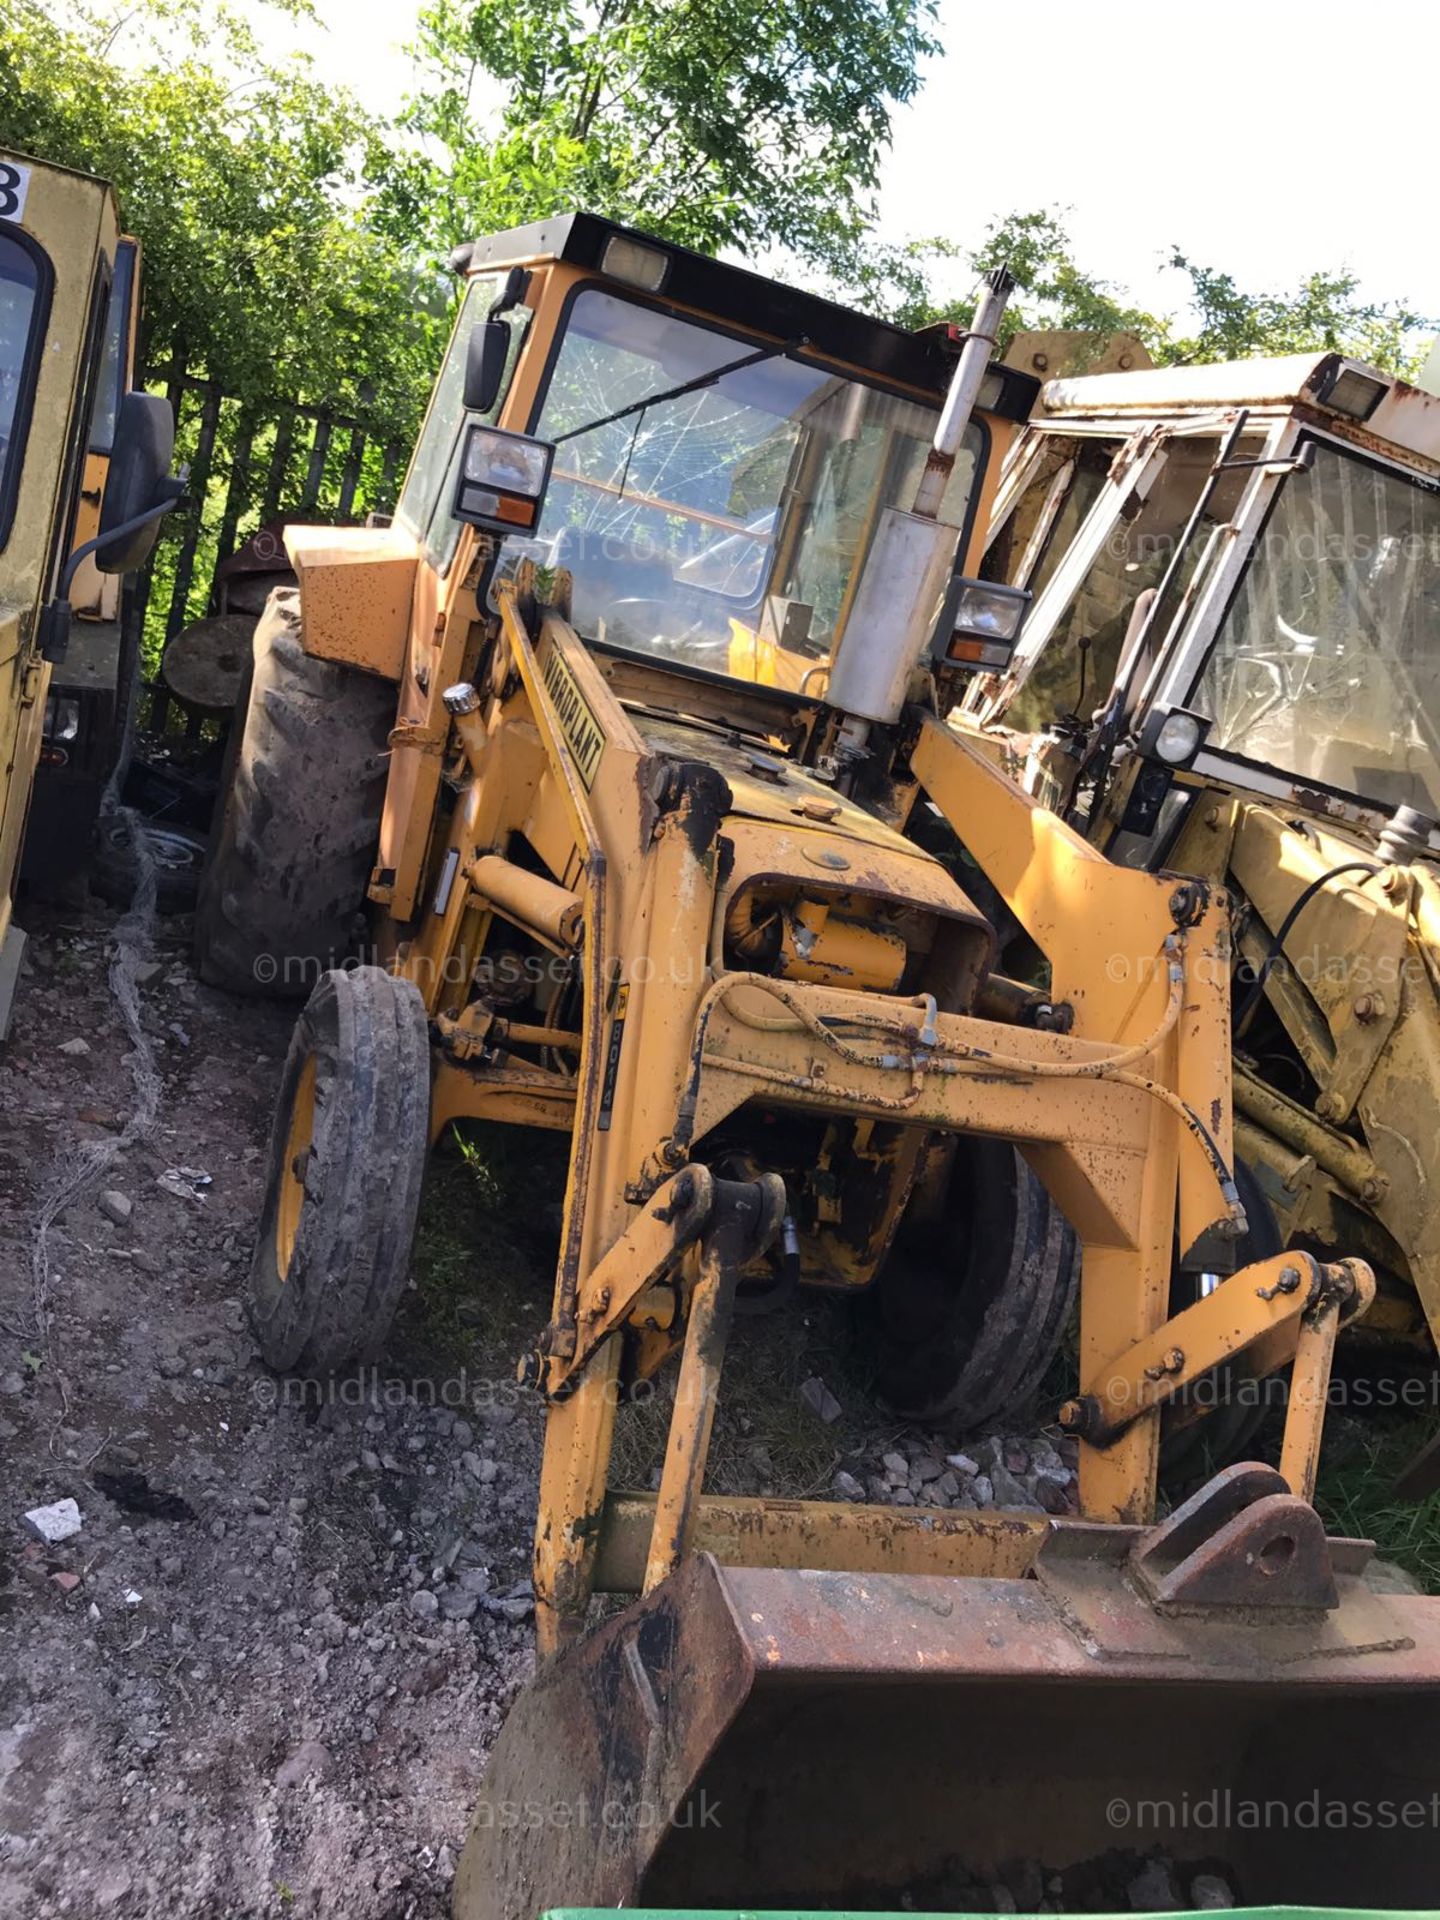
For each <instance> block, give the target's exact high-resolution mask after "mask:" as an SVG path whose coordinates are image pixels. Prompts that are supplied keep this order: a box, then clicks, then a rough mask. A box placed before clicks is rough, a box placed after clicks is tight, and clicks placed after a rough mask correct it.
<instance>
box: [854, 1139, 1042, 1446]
mask: <svg viewBox="0 0 1440 1920" xmlns="http://www.w3.org/2000/svg"><path fill="white" fill-rule="evenodd" d="M1079 1281H1080V1248H1079V1242H1078V1241H1077V1240H1076V1238H1075V1234H1074V1232H1073V1231H1072V1229H1071V1227H1070V1225H1069V1223H1068V1222H1067V1221H1066V1219H1065V1217H1064V1215H1063V1214H1062V1213H1061V1212H1060V1209H1059V1208H1058V1207H1057V1206H1056V1205H1055V1203H1054V1201H1053V1200H1052V1199H1051V1198H1050V1195H1049V1194H1048V1193H1047V1192H1046V1190H1045V1188H1044V1186H1043V1185H1042V1184H1041V1182H1040V1181H1039V1180H1038V1179H1037V1178H1036V1176H1035V1175H1034V1174H1033V1173H1032V1172H1031V1171H1030V1168H1029V1167H1028V1166H1027V1165H1026V1163H1025V1161H1024V1160H1023V1159H1022V1158H1021V1156H1020V1155H1019V1154H1018V1153H1017V1152H1016V1151H1015V1149H1014V1147H1012V1146H1011V1145H1010V1144H1009V1143H1008V1142H1007V1141H1000V1140H983V1139H978V1138H962V1139H961V1140H960V1141H959V1142H958V1143H957V1148H956V1157H955V1163H954V1166H953V1169H952V1171H951V1174H950V1181H949V1191H948V1195H947V1198H946V1201H945V1205H944V1207H943V1210H942V1215H941V1218H940V1220H939V1221H938V1222H937V1223H936V1224H935V1225H933V1226H932V1227H931V1228H930V1229H929V1230H928V1231H927V1232H925V1233H924V1234H921V1235H908V1236H907V1235H906V1233H905V1230H904V1228H903V1227H902V1229H901V1235H900V1238H899V1239H898V1241H897V1243H896V1245H895V1247H894V1248H893V1249H892V1251H891V1253H890V1256H889V1258H888V1260H887V1261H886V1263H885V1265H884V1267H883V1268H882V1269H881V1272H880V1276H879V1278H878V1279H877V1281H876V1282H875V1285H874V1287H873V1288H872V1289H871V1299H870V1309H871V1314H872V1316H873V1317H872V1321H871V1326H872V1331H873V1334H874V1336H875V1341H876V1345H875V1364H876V1374H877V1381H878V1385H879V1388H880V1391H881V1393H882V1394H883V1395H884V1397H885V1399H886V1400H887V1401H888V1402H889V1403H890V1405H891V1406H892V1407H894V1408H895V1409H896V1411H897V1412H900V1413H903V1414H905V1415H907V1416H908V1417H910V1418H911V1419H915V1420H925V1421H935V1422H943V1423H944V1424H945V1425H947V1426H950V1427H953V1428H955V1429H956V1430H958V1431H965V1430H967V1429H971V1428H975V1427H980V1426H984V1425H986V1424H987V1423H990V1422H993V1421H998V1420H1003V1419H1004V1418H1006V1417H1007V1416H1008V1415H1010V1414H1019V1413H1020V1412H1021V1411H1022V1410H1023V1409H1025V1408H1026V1407H1028V1405H1029V1403H1030V1402H1031V1401H1032V1400H1033V1399H1034V1397H1035V1395H1036V1393H1037V1392H1038V1391H1039V1389H1040V1385H1041V1382H1042V1381H1043V1379H1044V1377H1045V1373H1046V1371H1047V1369H1048V1368H1049V1365H1050V1362H1051V1360H1052V1359H1053V1358H1054V1357H1055V1352H1056V1349H1057V1348H1058V1347H1059V1345H1060V1342H1061V1340H1062V1339H1063V1338H1064V1334H1065V1329H1066V1327H1067V1326H1068V1325H1069V1322H1070V1316H1071V1311H1072V1309H1073V1307H1074V1304H1075V1294H1076V1289H1077V1287H1078V1286H1079Z"/></svg>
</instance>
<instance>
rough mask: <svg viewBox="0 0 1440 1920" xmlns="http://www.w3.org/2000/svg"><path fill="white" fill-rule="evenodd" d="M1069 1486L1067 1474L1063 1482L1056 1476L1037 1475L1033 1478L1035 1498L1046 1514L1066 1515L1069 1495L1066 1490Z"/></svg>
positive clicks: (1068, 1506) (1048, 1474) (1068, 1507)
mask: <svg viewBox="0 0 1440 1920" xmlns="http://www.w3.org/2000/svg"><path fill="white" fill-rule="evenodd" d="M1069 1485H1070V1475H1069V1474H1068V1473H1067V1474H1066V1475H1065V1477H1064V1479H1063V1480H1062V1479H1061V1478H1060V1476H1059V1475H1058V1474H1054V1473H1037V1474H1036V1476H1035V1498H1036V1499H1037V1500H1038V1501H1039V1502H1040V1504H1041V1506H1042V1507H1043V1508H1044V1509H1045V1511H1046V1513H1068V1512H1069V1511H1070V1495H1069V1493H1068V1492H1067V1491H1066V1489H1067V1488H1068V1487H1069Z"/></svg>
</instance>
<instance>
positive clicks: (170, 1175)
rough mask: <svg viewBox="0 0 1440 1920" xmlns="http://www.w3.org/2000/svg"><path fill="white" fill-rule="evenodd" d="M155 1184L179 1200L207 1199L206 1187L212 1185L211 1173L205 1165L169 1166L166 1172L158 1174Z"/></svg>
mask: <svg viewBox="0 0 1440 1920" xmlns="http://www.w3.org/2000/svg"><path fill="white" fill-rule="evenodd" d="M155 1184H156V1186H157V1187H161V1188H163V1189H164V1191H165V1192H166V1193H171V1194H173V1195H174V1196H175V1198H176V1199H177V1200H198V1201H201V1202H203V1201H204V1199H205V1193H204V1189H205V1188H206V1187H208V1186H210V1185H211V1179H210V1175H209V1174H208V1173H206V1172H205V1170H204V1168H203V1167H167V1168H166V1169H165V1171H164V1173H162V1174H159V1175H157V1177H156V1180H155Z"/></svg>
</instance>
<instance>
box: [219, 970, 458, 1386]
mask: <svg viewBox="0 0 1440 1920" xmlns="http://www.w3.org/2000/svg"><path fill="white" fill-rule="evenodd" d="M429 1126H430V1047H429V1034H428V1029H427V1025H426V1017H425V1005H424V1002H423V1001H422V999H421V997H420V994H419V991H418V990H417V989H416V987H415V986H414V985H413V983H412V982H410V981H408V980H398V979H396V978H395V977H394V975H392V974H388V973H385V972H383V971H382V970H381V969H380V968H379V967H356V968H354V969H353V970H351V971H348V972H331V973H326V974H323V975H322V976H321V979H320V981H319V983H318V985H317V986H316V988H315V991H314V992H313V993H312V994H311V996H310V998H309V1000H308V1001H307V1002H306V1004H305V1008H304V1011H303V1012H302V1013H301V1015H300V1018H299V1020H298V1021H297V1023H296V1026H295V1032H294V1036H293V1038H292V1039H291V1042H290V1051H289V1054H288V1056H287V1058H286V1061H285V1071H284V1075H283V1077H282V1079H281V1083H280V1097H279V1101H278V1103H277V1106H276V1110H275V1122H274V1127H273V1130H272V1133H271V1141H270V1161H269V1169H268V1175H267V1181H266V1190H265V1202H264V1207H263V1210H262V1212H261V1216H260V1232H259V1238H258V1240H257V1241H256V1245H255V1253H254V1257H253V1259H252V1262H251V1268H250V1318H251V1322H252V1324H253V1326H254V1329H255V1335H256V1338H257V1339H258V1340H259V1342H260V1350H261V1352H262V1354H263V1355H264V1357H265V1359H266V1361H267V1362H268V1363H269V1365H270V1366H272V1367H273V1368H275V1369H276V1371H277V1372H289V1371H292V1370H296V1371H302V1372H305V1373H310V1374H320V1375H324V1374H330V1373H334V1372H336V1371H337V1370H338V1369H340V1368H342V1367H345V1366H348V1365H350V1364H351V1363H352V1362H356V1361H365V1360H369V1359H372V1358H374V1357H375V1355H376V1354H377V1353H378V1352H379V1351H380V1349H381V1347H382V1346H383V1345H384V1342H385V1338H386V1335H387V1334H388V1332H389V1330H390V1323H391V1321H392V1320H393V1319H394V1317H395V1309H396V1307H397V1306H398V1305H399V1301H400V1295H401V1294H402V1293H403V1292H404V1290H405V1286H406V1283H407V1281H408V1279H409V1273H410V1253H411V1248H412V1246H413V1243H414V1239H415V1222H416V1218H417V1215H418V1213H419V1209H420V1189H421V1186H422V1183H423V1181H424V1177H425V1158H426V1151H427V1147H428V1143H429Z"/></svg>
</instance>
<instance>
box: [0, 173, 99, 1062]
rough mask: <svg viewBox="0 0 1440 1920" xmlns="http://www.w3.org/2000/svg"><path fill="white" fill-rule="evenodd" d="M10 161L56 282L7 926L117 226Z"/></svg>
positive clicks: (80, 181) (95, 207) (23, 613)
mask: <svg viewBox="0 0 1440 1920" xmlns="http://www.w3.org/2000/svg"><path fill="white" fill-rule="evenodd" d="M0 160H4V161H6V162H8V163H10V164H11V165H12V166H14V167H16V168H24V169H26V170H28V174H29V181H28V190H27V193H26V198H25V204H24V208H23V211H22V213H21V215H20V217H19V219H18V221H16V222H14V223H12V224H14V225H18V227H19V228H20V230H21V232H23V233H24V234H25V235H27V236H28V238H29V239H30V240H31V241H32V242H33V243H34V245H35V246H36V247H38V248H39V249H40V251H41V252H42V253H43V255H44V257H45V260H46V262H47V270H46V277H47V278H48V280H49V282H50V285H49V289H48V312H47V314H46V318H45V322H44V336H43V346H42V351H41V353H40V355H39V357H38V361H37V365H36V378H35V384H34V392H33V400H32V404H31V409H30V419H29V428H28V432H27V434H26V437H25V440H24V443H23V455H22V456H21V457H22V461H23V464H22V466H21V469H20V480H19V488H18V492H17V494H16V498H15V509H14V515H13V519H12V521H11V525H10V530H9V534H8V537H7V538H6V540H5V544H4V547H3V549H0V897H3V899H4V901H5V914H6V919H7V925H8V918H9V902H10V898H11V894H12V890H13V888H14V885H15V875H16V869H17V867H18V864H19V857H20V847H21V841H22V839H23V837H24V830H25V819H26V813H27V810H28V807H29V801H30V790H31V786H32V783H33V780H34V776H35V767H36V763H37V759H38V755H39V751H40V740H41V734H42V731H43V725H44V710H45V697H46V693H47V691H48V688H49V684H50V668H49V666H48V665H47V664H46V662H45V661H44V660H42V659H41V657H40V653H39V650H38V645H37V626H38V622H39V617H40V612H41V608H42V606H43V605H44V604H45V602H46V601H47V599H48V598H49V597H50V595H51V594H52V593H53V591H54V590H55V587H56V585H57V583H58V577H59V568H60V564H61V562H62V559H63V556H64V554H65V553H67V552H68V551H69V546H70V539H69V534H70V528H69V527H68V526H64V525H62V520H64V519H65V517H66V516H67V515H68V514H69V511H70V506H71V499H72V492H74V491H76V490H78V487H79V485H80V483H81V478H82V476H81V475H79V474H77V473H75V472H74V471H73V468H72V466H71V461H72V458H73V457H74V452H75V449H76V446H77V440H78V434H79V431H80V425H81V423H80V422H79V421H78V420H77V413H78V410H79V408H80V407H81V406H82V404H84V402H85V400H86V398H87V396H88V391H89V381H90V379H91V378H92V376H93V373H94V370H95V363H96V361H97V360H98V347H99V337H98V336H99V323H100V318H101V315H102V312H103V300H104V296H105V291H106V289H107V287H108V284H109V277H110V273H111V271H112V268H113V263H114V260H115V250H116V246H117V243H118V240H119V217H118V215H117V212H116V207H115V200H114V196H113V194H112V193H111V191H110V189H109V187H108V186H106V185H105V184H104V182H103V181H100V180H94V179H91V178H89V177H88V176H87V175H84V174H78V173H71V172H69V171H68V170H67V169H65V168H61V167H52V166H48V165H46V164H44V163H43V162H41V161H38V160H30V159H28V158H26V157H24V156H21V155H9V154H0ZM45 297H46V296H45V293H44V292H43V291H42V295H41V299H42V301H43V300H45ZM12 457H14V455H13V454H12ZM0 1024H3V1021H0Z"/></svg>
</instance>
